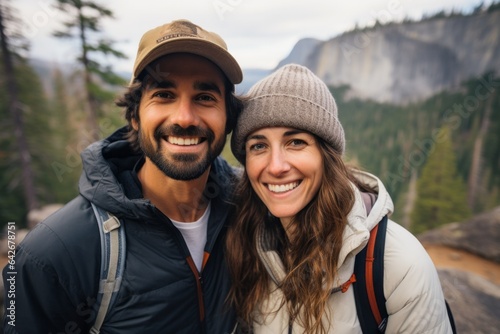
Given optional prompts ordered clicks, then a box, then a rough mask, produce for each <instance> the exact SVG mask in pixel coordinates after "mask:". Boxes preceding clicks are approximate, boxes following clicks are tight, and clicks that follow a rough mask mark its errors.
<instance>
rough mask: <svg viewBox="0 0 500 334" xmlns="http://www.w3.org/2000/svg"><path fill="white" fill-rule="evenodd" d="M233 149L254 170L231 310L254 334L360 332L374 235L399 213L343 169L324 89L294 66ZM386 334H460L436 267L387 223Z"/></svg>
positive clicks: (260, 89)
mask: <svg viewBox="0 0 500 334" xmlns="http://www.w3.org/2000/svg"><path fill="white" fill-rule="evenodd" d="M231 148H232V151H233V154H234V155H235V157H236V158H237V159H238V160H239V161H240V162H241V163H242V164H243V165H244V166H245V173H244V175H243V177H242V180H241V182H240V184H239V188H238V196H239V198H238V200H237V202H236V203H237V210H236V212H237V217H236V219H235V224H234V225H233V226H232V227H231V228H230V230H229V233H228V239H227V248H228V254H227V256H228V261H229V268H231V270H232V273H231V274H232V276H233V277H232V278H233V284H234V286H233V288H232V291H231V294H230V302H232V303H233V305H234V306H235V307H236V309H237V311H238V313H239V317H240V319H241V320H242V323H243V324H246V325H248V326H249V327H250V328H251V330H253V332H254V333H333V332H335V333H361V327H360V325H359V321H358V317H357V314H356V306H355V300H354V295H353V291H352V290H353V289H352V288H348V289H347V291H345V292H334V291H337V290H339V289H336V288H338V287H339V286H341V285H342V284H343V283H346V282H350V281H352V280H350V278H351V277H352V274H353V268H354V259H355V256H356V254H357V253H358V252H359V251H360V250H361V249H363V247H365V245H366V243H367V241H368V238H369V233H370V230H371V229H372V228H373V227H374V226H375V225H376V224H377V223H378V222H379V221H380V220H381V219H382V218H383V217H384V216H385V215H389V214H391V213H392V211H393V204H392V200H391V198H390V196H389V194H388V193H387V191H386V190H385V188H384V185H383V184H382V183H381V182H380V180H379V179H378V178H376V177H375V176H373V175H371V174H368V173H365V172H362V171H357V170H353V169H350V168H348V167H346V165H345V164H344V163H343V161H342V154H343V152H344V148H345V137H344V131H343V128H342V125H341V124H340V122H339V120H338V116H337V106H336V104H335V100H334V99H333V97H332V95H331V94H330V92H329V90H328V88H327V87H326V85H325V84H324V83H323V82H322V81H321V80H320V79H319V78H318V77H316V76H315V75H314V74H313V73H312V72H310V71H309V70H308V69H306V68H304V67H302V66H298V65H287V66H284V67H282V68H281V69H279V70H278V71H276V72H275V73H273V74H272V75H270V76H268V77H267V78H265V79H263V80H261V81H260V82H258V83H257V84H255V86H253V87H252V89H251V90H250V92H249V95H248V96H247V97H246V99H245V108H244V111H243V113H242V114H241V116H240V118H239V120H238V123H237V126H236V129H235V131H234V133H233V136H232V142H231ZM384 268H385V269H384V270H385V275H384V295H385V297H386V300H387V302H386V307H387V311H388V314H389V317H388V321H387V327H386V332H387V333H403V332H404V333H424V332H425V333H440V334H441V333H451V327H450V323H449V321H448V317H447V313H446V307H445V303H444V297H443V293H442V290H441V285H440V282H439V279H438V276H437V272H436V270H435V268H434V265H433V263H432V261H431V260H430V258H429V257H428V255H427V253H426V252H425V250H424V249H423V247H422V246H421V244H420V243H419V242H418V241H417V239H416V238H414V237H413V236H412V235H411V234H410V233H409V232H407V231H406V230H405V229H403V228H402V227H401V226H399V225H397V224H396V223H394V222H392V221H389V224H388V227H387V236H386V244H385V255H384Z"/></svg>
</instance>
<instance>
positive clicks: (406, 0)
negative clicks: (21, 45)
mask: <svg viewBox="0 0 500 334" xmlns="http://www.w3.org/2000/svg"><path fill="white" fill-rule="evenodd" d="M95 1H96V2H98V3H100V4H104V5H105V6H107V8H109V9H110V10H112V11H113V13H114V16H115V19H114V20H112V19H108V20H106V21H104V22H103V23H102V27H103V34H102V36H105V37H108V38H111V39H114V40H115V41H117V44H116V45H115V48H117V49H119V50H120V51H122V52H124V53H125V54H126V55H127V56H128V57H129V58H128V59H127V60H123V61H122V60H120V61H113V66H114V69H115V70H117V71H131V68H132V64H133V60H134V57H135V55H136V50H137V49H136V48H137V44H138V42H139V39H140V38H141V36H142V34H143V33H144V32H145V31H147V30H148V29H150V28H153V27H156V26H158V25H161V24H163V23H167V22H170V21H172V20H175V19H180V18H184V19H188V20H191V21H193V22H194V23H196V24H198V25H200V26H202V27H203V28H205V29H207V30H210V31H214V32H216V33H218V34H219V35H221V37H222V38H224V40H225V41H226V42H227V44H228V47H229V50H230V52H231V53H232V54H233V55H234V57H235V58H236V59H237V60H238V62H239V63H240V65H241V67H243V68H263V69H272V68H274V67H275V66H276V65H277V64H278V62H279V61H280V60H281V59H283V58H285V57H286V56H287V55H288V54H289V53H290V51H291V49H292V48H293V46H294V45H295V43H296V42H297V41H298V40H299V39H301V38H304V37H314V38H317V39H321V40H327V39H329V38H332V37H335V36H336V35H338V34H340V33H342V32H344V31H346V30H350V29H352V28H353V27H354V26H355V25H356V24H357V25H358V26H367V25H368V26H370V25H372V24H373V23H374V22H375V20H376V19H378V20H379V21H381V22H387V21H398V20H401V19H402V18H405V17H410V18H414V19H419V18H421V16H422V14H433V13H436V12H438V11H440V10H443V9H444V10H446V11H449V10H452V9H455V10H461V11H470V10H471V8H473V7H475V6H477V5H478V4H479V3H480V2H481V1H480V0H415V1H410V0H358V1H356V0H347V1H329V0H305V1H299V0H198V1H195V0H182V1H180V0H177V1H169V0H135V1H125V0H121V1H119V0H107V1H104V0H95ZM54 2H55V1H54V0H16V1H11V3H12V6H13V7H15V8H17V9H18V10H19V16H20V17H21V18H22V19H23V20H24V22H25V28H24V32H25V35H27V37H28V39H29V40H30V42H31V51H30V54H29V56H30V57H31V58H39V59H45V60H50V61H54V62H56V63H64V62H67V61H72V60H73V59H74V58H75V54H76V48H75V45H74V44H72V43H71V42H69V41H65V40H60V39H56V38H55V37H52V36H51V33H52V32H53V31H54V30H55V29H56V28H58V27H61V22H62V21H63V20H64V19H65V15H63V14H61V13H60V12H58V11H56V10H55V9H53V8H52V7H51V4H53V3H54ZM491 2H492V1H484V3H485V4H490V3H491Z"/></svg>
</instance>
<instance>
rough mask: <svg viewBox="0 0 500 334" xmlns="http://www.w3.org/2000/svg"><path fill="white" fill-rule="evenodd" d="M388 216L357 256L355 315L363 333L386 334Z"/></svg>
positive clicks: (355, 268)
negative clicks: (385, 274)
mask: <svg viewBox="0 0 500 334" xmlns="http://www.w3.org/2000/svg"><path fill="white" fill-rule="evenodd" d="M386 231H387V216H384V218H382V220H381V221H380V222H379V223H378V224H377V225H376V226H375V227H374V228H373V229H372V230H371V231H370V239H369V241H368V244H367V246H366V247H365V248H363V250H362V251H361V252H359V253H358V254H357V255H356V260H355V264H354V274H355V276H356V283H354V284H353V288H354V298H355V301H356V312H357V314H358V319H359V322H360V325H361V329H362V330H363V333H384V332H385V326H386V324H387V317H388V315H387V309H386V308H385V296H384V251H385V235H386Z"/></svg>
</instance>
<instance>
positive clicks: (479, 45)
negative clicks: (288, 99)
mask: <svg viewBox="0 0 500 334" xmlns="http://www.w3.org/2000/svg"><path fill="white" fill-rule="evenodd" d="M498 41H500V11H494V12H482V13H478V14H475V15H469V16H452V17H447V18H439V19H437V18H436V19H429V20H425V21H422V22H416V23H402V24H390V25H386V26H378V27H376V28H373V29H368V30H365V31H353V32H348V33H345V34H342V35H340V36H337V37H335V38H332V39H330V40H328V41H324V42H319V43H318V42H317V41H316V42H311V41H307V40H302V41H299V43H297V45H296V46H295V47H294V49H293V50H292V52H291V53H290V55H289V56H288V57H287V58H286V59H284V60H283V61H282V62H280V66H282V65H284V64H286V63H289V62H297V63H300V64H302V65H304V66H307V67H308V68H310V69H311V70H312V71H313V72H314V73H316V74H317V75H318V76H319V77H320V78H322V79H323V80H324V81H325V82H326V83H327V84H329V85H335V86H339V85H349V86H350V87H351V96H355V97H358V98H361V99H372V100H375V101H378V102H389V103H396V104H405V103H409V102H413V101H420V100H422V99H425V98H427V97H430V96H432V95H434V94H436V93H437V92H439V91H442V90H453V89H458V88H459V86H460V84H461V83H462V82H464V81H466V80H468V79H470V78H474V77H478V76H480V75H483V74H485V73H486V72H489V71H495V72H496V73H497V74H498V73H500V43H499V42H498Z"/></svg>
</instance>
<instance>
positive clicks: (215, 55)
mask: <svg viewBox="0 0 500 334" xmlns="http://www.w3.org/2000/svg"><path fill="white" fill-rule="evenodd" d="M172 53H191V54H195V55H198V56H201V57H204V58H207V59H208V60H210V61H212V62H213V63H214V64H215V65H217V66H218V67H219V68H220V69H221V70H222V72H224V74H225V75H226V76H227V78H228V79H229V81H230V82H231V83H232V84H239V83H240V82H241V81H242V80H243V73H242V71H241V68H240V66H239V65H238V63H237V62H236V60H235V59H234V58H233V56H231V54H230V53H229V52H228V51H226V50H225V49H223V48H221V47H220V46H218V45H216V44H214V43H212V42H209V41H205V40H201V39H199V38H186V37H184V38H182V39H177V40H170V41H169V42H168V43H164V44H159V45H158V46H156V47H155V48H154V49H153V50H151V51H149V53H148V55H147V56H146V57H144V59H142V61H141V62H140V63H139V64H137V65H136V67H135V69H134V77H133V79H135V78H137V77H138V76H139V75H140V74H141V72H142V71H143V70H144V69H145V68H146V66H147V65H149V64H150V63H151V62H153V61H154V60H156V59H158V58H160V57H162V56H166V55H168V54H172Z"/></svg>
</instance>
